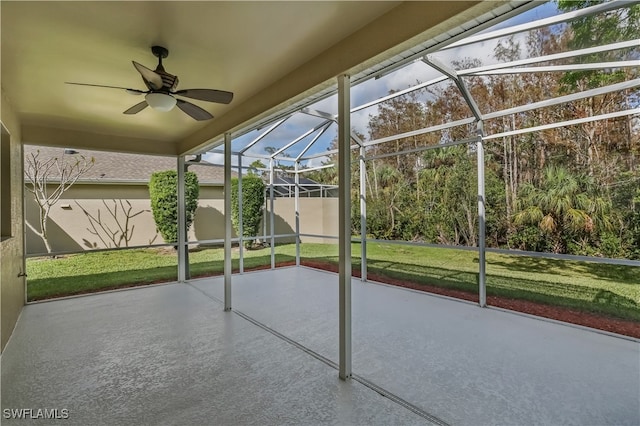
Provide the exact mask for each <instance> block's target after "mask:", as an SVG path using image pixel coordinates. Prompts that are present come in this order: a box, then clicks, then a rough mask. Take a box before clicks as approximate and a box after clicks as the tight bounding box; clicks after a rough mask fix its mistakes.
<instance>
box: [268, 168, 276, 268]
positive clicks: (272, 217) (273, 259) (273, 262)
mask: <svg viewBox="0 0 640 426" xmlns="http://www.w3.org/2000/svg"><path fill="white" fill-rule="evenodd" d="M273 174H274V170H273V157H271V159H270V160H269V205H270V208H269V209H270V211H269V228H270V231H271V269H275V268H276V247H275V245H276V238H275V230H274V229H273V228H274V226H275V221H276V219H275V214H274V212H273V205H274V202H273V182H274V176H273Z"/></svg>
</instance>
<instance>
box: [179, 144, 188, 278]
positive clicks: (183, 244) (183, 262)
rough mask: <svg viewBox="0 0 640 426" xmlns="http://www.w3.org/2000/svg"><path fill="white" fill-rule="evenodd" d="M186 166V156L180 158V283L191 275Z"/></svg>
mask: <svg viewBox="0 0 640 426" xmlns="http://www.w3.org/2000/svg"><path fill="white" fill-rule="evenodd" d="M184 174H185V164H184V156H182V155H181V156H179V157H178V189H177V191H178V194H177V203H178V241H177V244H178V282H185V281H186V280H187V279H188V275H189V272H188V271H189V265H188V262H189V261H188V258H187V235H186V234H187V232H186V231H187V215H186V189H185V183H184Z"/></svg>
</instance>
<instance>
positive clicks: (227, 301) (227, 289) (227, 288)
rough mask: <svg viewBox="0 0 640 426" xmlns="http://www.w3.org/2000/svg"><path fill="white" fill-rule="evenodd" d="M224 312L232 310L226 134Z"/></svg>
mask: <svg viewBox="0 0 640 426" xmlns="http://www.w3.org/2000/svg"><path fill="white" fill-rule="evenodd" d="M224 310H225V311H230V310H231V133H225V134H224Z"/></svg>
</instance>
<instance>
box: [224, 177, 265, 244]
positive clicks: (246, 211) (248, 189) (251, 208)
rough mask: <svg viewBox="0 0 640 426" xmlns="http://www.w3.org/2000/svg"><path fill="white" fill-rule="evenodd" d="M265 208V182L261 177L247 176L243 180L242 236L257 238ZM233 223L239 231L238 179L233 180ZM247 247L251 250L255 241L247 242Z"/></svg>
mask: <svg viewBox="0 0 640 426" xmlns="http://www.w3.org/2000/svg"><path fill="white" fill-rule="evenodd" d="M263 207H264V182H263V181H262V179H261V178H260V177H259V176H256V175H252V174H249V175H246V176H244V177H243V178H242V235H243V237H249V238H251V237H255V236H256V235H258V231H259V229H260V221H261V220H262V209H263ZM231 222H232V223H233V227H234V229H235V230H236V234H238V235H239V234H240V231H239V224H240V221H239V206H238V178H233V179H232V180H231ZM244 244H245V247H247V248H251V246H252V244H253V241H245V243H244Z"/></svg>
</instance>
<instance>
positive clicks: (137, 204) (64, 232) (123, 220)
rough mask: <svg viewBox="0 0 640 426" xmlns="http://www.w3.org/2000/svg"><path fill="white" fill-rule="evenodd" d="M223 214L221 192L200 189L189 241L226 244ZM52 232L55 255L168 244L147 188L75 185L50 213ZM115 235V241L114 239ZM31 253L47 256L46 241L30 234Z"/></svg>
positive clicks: (30, 203)
mask: <svg viewBox="0 0 640 426" xmlns="http://www.w3.org/2000/svg"><path fill="white" fill-rule="evenodd" d="M26 196H27V200H26V218H27V221H28V222H29V223H30V224H32V225H33V226H35V227H36V229H38V221H39V217H38V215H39V213H38V207H37V205H36V203H35V201H34V199H33V195H32V194H31V193H30V192H27V194H26ZM85 211H86V213H85ZM223 211H224V199H223V193H222V188H221V187H219V186H201V187H200V199H199V202H198V209H197V210H196V214H195V218H194V222H193V224H192V225H191V228H190V230H189V240H190V241H195V240H208V239H217V238H224V216H223V214H222V212H223ZM89 215H90V216H91V217H89ZM127 216H129V219H127ZM47 227H48V233H49V241H50V243H51V247H52V250H53V251H54V252H69V251H81V250H90V249H96V248H112V247H117V246H120V247H126V246H129V247H131V246H141V245H149V244H162V243H164V241H163V240H162V237H161V236H160V235H159V234H158V233H157V231H156V225H155V222H154V220H153V215H152V214H151V202H150V200H149V190H148V187H147V186H146V185H122V184H76V185H74V186H72V187H71V188H70V189H69V190H68V191H66V192H65V193H64V195H63V196H62V198H61V199H60V201H59V202H58V203H57V204H55V205H54V207H53V208H52V209H51V212H50V213H49V222H48V225H47ZM120 229H128V230H129V231H128V234H129V238H128V239H129V241H128V243H127V242H126V241H124V240H120V237H119V236H120V235H122V232H121V231H120ZM114 234H117V237H116V238H115V241H114V239H112V238H110V237H109V236H110V235H111V236H113V235H114ZM27 253H28V254H43V253H46V248H45V246H44V243H43V241H42V239H41V238H40V237H39V236H37V235H36V234H35V233H34V232H33V231H32V230H31V229H29V228H27Z"/></svg>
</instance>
